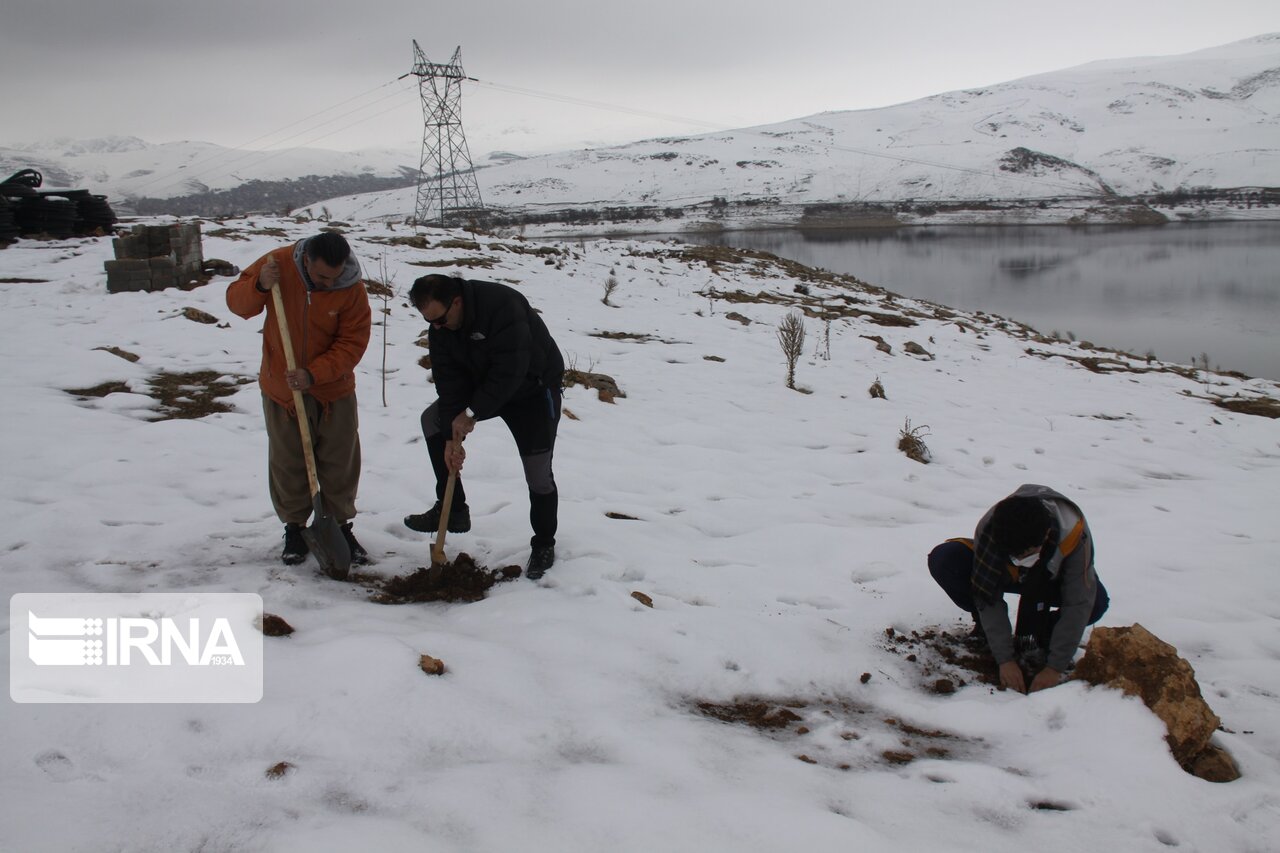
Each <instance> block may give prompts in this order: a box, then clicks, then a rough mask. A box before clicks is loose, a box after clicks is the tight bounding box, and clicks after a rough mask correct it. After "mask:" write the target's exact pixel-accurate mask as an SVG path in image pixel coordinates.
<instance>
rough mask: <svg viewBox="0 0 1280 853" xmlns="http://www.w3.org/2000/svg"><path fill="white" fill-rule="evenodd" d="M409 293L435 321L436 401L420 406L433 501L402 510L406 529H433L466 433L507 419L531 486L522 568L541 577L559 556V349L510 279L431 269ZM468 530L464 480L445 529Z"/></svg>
mask: <svg viewBox="0 0 1280 853" xmlns="http://www.w3.org/2000/svg"><path fill="white" fill-rule="evenodd" d="M409 300H410V301H411V302H412V303H413V306H414V307H415V308H416V309H418V311H419V312H420V313H421V314H422V318H423V319H424V320H426V321H427V322H428V323H429V324H430V326H431V328H430V330H429V331H428V337H427V339H428V342H429V343H430V346H431V372H432V376H433V377H434V379H435V384H436V391H437V393H438V394H439V399H438V400H436V401H435V402H434V403H432V404H431V405H430V406H428V407H427V409H426V411H424V412H423V413H422V435H423V437H424V438H426V440H427V452H428V454H429V455H430V456H431V467H432V469H433V470H434V472H435V476H436V504H435V506H433V507H432V508H431V509H429V510H427V511H426V512H424V513H420V514H417V515H410V516H406V517H405V520H404V523H405V526H406V527H408V528H409V529H410V530H416V531H418V532H420V533H434V532H436V530H437V529H438V528H439V526H440V511H441V500H442V499H443V497H444V490H445V484H446V482H447V481H448V478H449V473H450V472H451V471H458V472H460V471H461V470H462V463H463V460H464V458H465V455H466V454H465V452H464V451H463V448H462V440H463V439H464V438H466V436H467V434H468V433H470V432H471V431H472V430H473V429H475V426H476V422H477V421H483V420H488V419H490V418H495V417H496V418H502V420H503V422H505V423H506V425H507V429H509V430H511V435H512V437H513V438H514V439H515V440H516V447H517V449H518V450H519V452H520V461H521V462H522V463H523V465H524V476H525V482H526V483H527V484H528V486H529V521H530V523H531V524H532V526H533V538H532V539H531V540H530V545H531V546H532V553H531V554H530V556H529V563H528V565H527V566H526V567H525V574H526V575H527V576H528V577H529V578H531V579H534V580H537V579H538V578H540V577H542V575H543V573H545V572H546V571H547V569H549V568H551V565H552V564H553V563H554V562H555V559H556V551H555V544H556V510H557V504H558V501H559V493H558V492H557V491H556V481H555V477H554V476H553V474H552V471H551V455H552V451H553V450H554V449H555V443H556V427H557V426H558V425H559V423H560V398H561V390H562V389H561V385H562V382H563V379H564V359H563V357H562V356H561V355H560V349H559V348H558V347H557V346H556V342H555V340H553V339H552V337H551V333H550V332H548V331H547V327H546V325H545V324H544V323H543V322H542V318H541V317H539V316H538V314H537V312H535V311H534V310H533V306H531V305H530V304H529V300H528V299H526V298H525V297H524V294H522V293H520V292H519V291H518V290H515V289H514V288H511V287H507V286H506V285H505V284H495V283H493V282H488V281H467V280H464V279H461V278H456V277H452V276H445V275H428V276H423V277H422V278H420V279H418V280H417V281H415V282H414V283H413V287H412V289H411V290H410V291H409ZM470 529H471V509H470V508H469V507H468V506H467V498H466V493H465V492H464V490H463V488H462V480H461V478H459V479H458V480H457V481H456V483H455V485H454V493H453V504H452V507H451V509H450V512H449V522H448V530H449V532H450V533H465V532H466V531H468V530H470Z"/></svg>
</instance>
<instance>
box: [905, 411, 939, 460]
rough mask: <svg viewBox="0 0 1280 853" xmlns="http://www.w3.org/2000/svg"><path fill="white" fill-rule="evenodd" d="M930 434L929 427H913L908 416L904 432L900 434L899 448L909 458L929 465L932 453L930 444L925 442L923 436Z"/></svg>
mask: <svg viewBox="0 0 1280 853" xmlns="http://www.w3.org/2000/svg"><path fill="white" fill-rule="evenodd" d="M928 434H929V427H927V426H918V427H912V426H911V418H907V420H906V424H905V425H904V426H903V427H902V432H901V433H899V434H898V449H899V450H901V451H902V452H903V453H905V454H907V458H909V459H914V460H915V461H917V462H919V463H921V464H923V465H928V464H929V461H930V459H931V458H932V454H930V452H929V445H927V444H925V443H924V439H923V438H922V436H926V435H928Z"/></svg>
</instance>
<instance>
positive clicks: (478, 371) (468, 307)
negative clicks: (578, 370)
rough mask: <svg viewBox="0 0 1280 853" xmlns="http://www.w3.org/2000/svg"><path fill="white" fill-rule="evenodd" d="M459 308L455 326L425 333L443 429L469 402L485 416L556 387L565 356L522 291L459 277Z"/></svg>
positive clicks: (477, 414) (480, 414) (481, 418)
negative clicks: (460, 323) (460, 319)
mask: <svg viewBox="0 0 1280 853" xmlns="http://www.w3.org/2000/svg"><path fill="white" fill-rule="evenodd" d="M462 310H463V315H462V325H461V327H459V328H458V329H457V331H453V330H451V329H447V328H437V327H435V326H432V327H431V329H430V331H429V332H428V336H427V340H428V343H430V345H431V373H432V376H433V377H434V378H435V383H436V391H437V392H438V393H439V395H440V417H441V423H442V424H443V425H445V427H446V430H447V428H448V425H449V424H451V423H453V419H454V418H456V417H457V416H458V415H459V414H460V413H461V412H462V410H463V409H466V408H467V407H470V408H471V409H472V411H474V412H475V413H476V418H477V420H484V419H486V418H492V417H494V416H495V415H497V414H498V413H499V412H500V411H501V409H502V408H503V406H505V405H507V404H508V403H510V402H512V401H514V400H521V399H524V398H526V397H528V396H530V395H533V394H540V393H544V392H545V389H548V388H551V389H554V390H556V391H559V390H560V387H561V384H562V382H563V381H564V358H563V356H561V354H560V349H559V347H557V346H556V342H555V340H554V339H553V338H552V337H551V333H550V332H549V331H547V326H546V324H545V323H543V322H542V318H541V317H539V316H538V314H537V312H535V311H534V310H533V306H532V305H530V304H529V300H528V299H526V298H525V296H524V294H523V293H521V292H520V291H518V290H516V289H515V288H512V287H508V286H507V285H505V284H496V283H494V282H490V281H463V282H462Z"/></svg>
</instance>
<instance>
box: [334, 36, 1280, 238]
mask: <svg viewBox="0 0 1280 853" xmlns="http://www.w3.org/2000/svg"><path fill="white" fill-rule="evenodd" d="M478 178H479V182H480V187H481V191H482V194H483V197H484V201H485V203H486V205H495V206H497V207H499V208H521V209H523V210H525V211H531V212H532V211H538V210H540V209H556V208H562V207H568V206H575V205H576V206H586V207H596V208H606V207H617V206H641V205H648V206H651V207H654V208H658V209H664V208H685V209H686V210H687V209H688V208H689V207H690V206H694V205H699V204H708V203H710V204H713V205H714V204H719V203H720V201H721V200H724V201H727V202H729V203H735V202H736V203H739V204H748V205H750V204H755V205H766V206H768V205H778V204H780V205H820V204H859V203H879V204H884V203H900V202H904V201H908V200H910V201H913V202H915V203H916V204H929V203H934V204H936V203H947V202H956V201H967V202H985V201H986V200H989V199H1002V200H1009V199H1016V200H1023V201H1024V202H1025V201H1033V202H1036V203H1039V202H1040V201H1045V202H1047V203H1049V204H1054V203H1058V204H1061V202H1055V201H1054V200H1057V199H1064V198H1071V197H1076V198H1081V197H1083V198H1086V199H1105V198H1111V197H1115V196H1134V195H1142V194H1153V193H1174V192H1178V191H1193V190H1196V189H1202V188H1212V189H1215V190H1223V189H1231V188H1241V187H1275V186H1276V185H1278V184H1280V33H1272V34H1268V35H1261V36H1257V37H1255V38H1251V39H1246V40H1244V41H1240V42H1235V43H1233V44H1229V45H1225V46H1221V47H1215V48H1211V49H1207V50H1202V51H1197V52H1194V53H1189V54H1184V55H1180V56H1170V57H1153V58H1140V59H1123V60H1110V61H1104V62H1094V63H1090V64H1087V65H1082V66H1079V67H1076V68H1070V69H1066V70H1063V71H1056V72H1052V73H1048V74H1040V75H1036V76H1033V77H1026V78H1023V79H1021V80H1014V81H1011V82H1008V83H1003V84H1000V85H997V86H990V87H987V88H983V89H968V90H963V91H956V92H948V93H945V94H940V95H935V96H933V97H929V98H924V99H921V100H918V101H912V102H910V103H905V104H899V105H897V106H892V107H886V108H883V109H875V110H857V111H845V112H829V113H822V114H819V115H814V116H809V117H807V118H801V119H796V120H793V121H787V122H782V123H779V124H773V125H767V126H761V127H754V128H747V129H742V130H733V131H725V132H718V133H709V134H705V135H701V136H694V137H682V138H659V139H649V140H644V141H640V142H636V143H632V144H629V145H623V146H616V147H612V148H602V149H593V150H583V151H572V152H564V153H560V154H552V155H547V156H542V157H536V158H529V159H525V160H515V161H508V162H506V163H504V164H502V165H498V166H494V167H492V168H488V169H485V170H483V171H481V172H479V173H478ZM413 201H414V196H413V193H412V192H411V191H404V192H393V193H386V194H378V195H376V196H366V197H364V198H360V199H350V200H344V201H342V202H339V203H330V204H329V205H328V206H329V209H330V210H331V211H333V212H334V214H335V215H340V216H343V217H344V218H394V217H395V216H397V215H404V214H405V212H412V210H413Z"/></svg>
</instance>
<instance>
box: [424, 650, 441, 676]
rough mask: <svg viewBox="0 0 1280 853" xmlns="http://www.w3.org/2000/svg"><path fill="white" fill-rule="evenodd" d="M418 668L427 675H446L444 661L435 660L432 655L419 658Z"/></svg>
mask: <svg viewBox="0 0 1280 853" xmlns="http://www.w3.org/2000/svg"><path fill="white" fill-rule="evenodd" d="M418 668H419V669H421V670H422V671H423V672H425V673H426V674H427V675H444V673H445V667H444V661H442V660H440V658H433V657H432V656H431V655H422V656H420V657H419V658H418Z"/></svg>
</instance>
